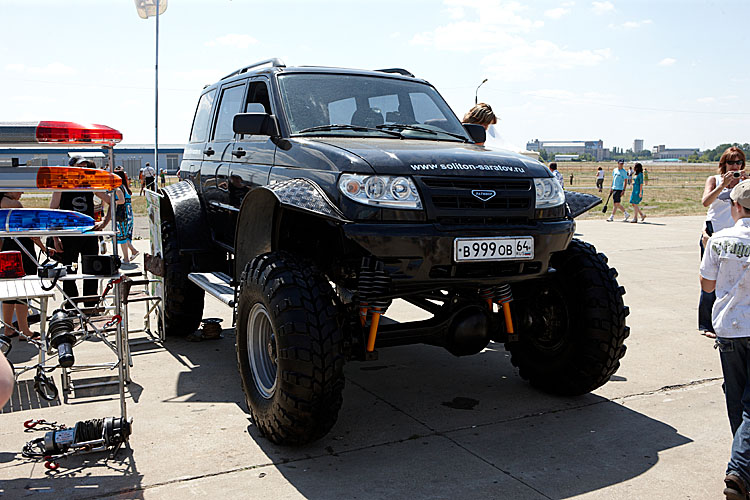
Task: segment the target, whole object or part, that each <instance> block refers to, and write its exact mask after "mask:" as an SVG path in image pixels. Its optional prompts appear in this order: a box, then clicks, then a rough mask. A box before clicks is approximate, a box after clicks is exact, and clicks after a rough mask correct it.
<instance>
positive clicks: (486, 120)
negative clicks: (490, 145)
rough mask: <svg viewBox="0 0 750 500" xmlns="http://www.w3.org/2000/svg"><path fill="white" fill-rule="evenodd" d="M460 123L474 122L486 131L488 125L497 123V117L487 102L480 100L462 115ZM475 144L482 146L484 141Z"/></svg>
mask: <svg viewBox="0 0 750 500" xmlns="http://www.w3.org/2000/svg"><path fill="white" fill-rule="evenodd" d="M461 123H476V124H477V125H481V126H482V127H484V130H485V131H486V130H487V129H488V128H489V127H490V125H494V124H496V123H497V117H496V116H495V113H494V112H493V111H492V107H490V105H489V104H486V103H483V102H480V103H479V104H477V105H476V106H474V107H473V108H471V109H470V110H469V111H468V113H466V114H465V115H464V119H463V120H461ZM477 145H478V146H482V145H484V143H483V142H478V143H477Z"/></svg>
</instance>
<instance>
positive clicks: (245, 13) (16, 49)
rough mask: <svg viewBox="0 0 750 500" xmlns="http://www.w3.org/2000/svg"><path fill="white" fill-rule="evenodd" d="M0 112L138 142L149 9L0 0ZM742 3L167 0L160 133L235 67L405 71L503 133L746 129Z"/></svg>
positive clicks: (147, 101) (714, 140) (623, 139)
mask: <svg viewBox="0 0 750 500" xmlns="http://www.w3.org/2000/svg"><path fill="white" fill-rule="evenodd" d="M0 19H2V21H3V29H2V30H0V95H2V100H1V101H0V102H1V103H2V110H3V113H2V118H0V119H2V120H4V121H18V120H74V121H75V120H79V121H84V122H92V123H103V124H106V125H110V126H112V127H115V128H117V129H119V130H120V131H121V132H123V135H124V141H123V142H125V143H130V144H134V143H153V138H154V120H153V115H154V96H153V86H154V20H153V18H151V19H148V20H143V19H140V18H139V17H138V15H137V14H136V10H135V5H134V2H133V0H38V1H37V0H0ZM747 19H750V2H746V1H722V2H718V1H710V2H709V1H701V2H699V1H692V0H686V1H664V0H662V1H659V0H652V1H627V2H626V1H624V0H619V1H618V0H611V1H606V0H605V1H594V2H592V1H580V0H576V1H538V2H506V1H500V0H433V1H428V0H400V1H391V0H378V1H368V2H365V1H360V0H347V1H344V0H341V1H339V0H320V1H304V0H273V1H268V0H267V1H254V0H211V1H207V0H206V1H199V0H169V5H168V9H167V11H166V13H165V14H164V15H163V16H162V17H161V19H160V37H159V43H160V52H159V87H160V92H159V113H160V115H159V116H160V118H159V142H160V143H162V144H165V143H177V144H180V143H184V142H185V140H186V139H187V136H188V133H189V129H190V123H191V120H192V116H193V112H194V109H195V104H196V102H197V97H198V94H199V92H200V90H201V88H202V87H203V86H204V85H205V84H208V83H212V82H214V81H216V80H218V79H219V78H221V77H222V76H224V75H225V74H227V73H230V72H231V71H233V70H235V69H237V68H238V67H241V66H243V65H246V64H249V63H252V62H255V61H257V60H261V59H267V58H269V57H280V58H281V59H283V60H284V61H285V62H286V64H287V65H290V66H292V65H323V66H341V67H354V68H369V69H372V68H382V67H404V68H407V69H409V70H410V71H411V72H412V73H414V74H415V75H417V76H418V77H420V78H424V79H426V80H428V81H430V82H431V83H432V84H433V85H435V87H437V89H438V90H439V91H440V92H441V94H442V95H443V97H445V99H446V100H447V101H448V103H449V104H450V105H451V107H452V108H453V110H454V111H455V112H456V113H457V114H458V115H459V117H460V116H462V115H463V113H464V112H465V111H466V110H467V109H468V108H469V107H471V105H472V104H473V101H474V90H475V88H476V86H477V85H478V84H479V83H480V82H481V81H482V80H483V79H484V78H487V79H488V82H487V83H486V84H484V86H482V88H481V89H480V91H479V98H480V101H485V102H488V103H489V104H491V105H492V107H493V108H494V109H495V111H496V113H497V114H498V115H499V116H500V118H501V121H500V123H499V130H500V133H501V135H502V136H503V137H504V138H505V139H506V141H508V142H509V143H511V144H515V145H519V146H521V145H524V144H525V143H526V141H528V140H531V139H535V138H538V139H540V140H584V139H585V140H594V139H602V140H603V141H604V145H605V147H609V148H611V147H613V146H617V147H624V148H629V147H632V144H633V139H636V138H639V139H644V141H645V146H646V147H651V146H653V145H656V144H665V145H667V147H700V148H701V149H704V148H712V147H715V146H716V145H718V144H720V143H723V142H735V141H737V142H750V104H749V99H748V97H749V96H750V93H749V92H748V90H747V89H748V88H749V87H750V70H749V69H748V68H749V67H750V65H748V64H747V61H748V53H747V48H748V46H749V44H748V42H747V40H746V34H745V32H746V23H747Z"/></svg>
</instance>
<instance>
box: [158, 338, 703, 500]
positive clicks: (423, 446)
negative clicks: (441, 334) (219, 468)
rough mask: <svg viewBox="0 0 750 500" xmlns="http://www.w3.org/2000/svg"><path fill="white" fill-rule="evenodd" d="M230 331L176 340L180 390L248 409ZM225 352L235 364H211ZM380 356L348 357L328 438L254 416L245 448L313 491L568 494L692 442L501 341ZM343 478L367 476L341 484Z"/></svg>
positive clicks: (641, 468)
mask: <svg viewBox="0 0 750 500" xmlns="http://www.w3.org/2000/svg"><path fill="white" fill-rule="evenodd" d="M224 335H225V339H224V340H222V341H211V342H202V343H198V344H192V343H188V342H181V341H180V342H179V344H176V343H172V342H170V343H168V345H167V347H168V348H170V349H171V348H174V349H176V350H177V351H179V352H180V354H182V355H187V356H188V357H189V359H190V361H191V363H193V364H194V365H195V366H196V368H194V369H192V370H190V371H186V372H183V373H181V374H180V377H179V381H178V384H177V392H178V398H179V397H180V396H182V397H184V396H188V398H187V399H180V401H185V402H186V401H201V402H215V401H221V402H227V401H232V400H234V401H236V403H237V404H238V405H239V407H240V408H244V396H243V393H242V390H241V388H240V382H239V378H238V375H237V369H236V366H234V365H235V360H234V357H235V355H234V345H233V344H234V342H233V336H232V335H233V334H232V333H231V330H225V331H224ZM217 351H218V352H217ZM217 354H218V355H219V356H221V359H224V360H225V361H226V362H225V363H221V364H217V363H215V362H214V363H212V362H211V361H210V360H211V359H216V356H217ZM379 354H380V359H379V360H378V361H375V362H370V363H358V362H350V363H348V365H347V367H346V370H345V371H346V377H347V383H346V389H345V391H344V405H343V407H342V409H341V411H340V413H339V418H338V421H337V423H336V425H335V426H334V427H333V429H332V430H331V432H329V433H328V434H327V435H326V436H324V437H323V438H322V439H320V440H319V441H317V442H315V443H312V444H310V445H306V446H302V447H288V446H278V445H275V444H273V443H272V442H271V441H269V440H268V439H266V438H265V437H263V436H262V435H261V434H260V433H259V431H258V429H257V428H256V427H254V426H253V425H252V424H250V425H249V426H248V428H247V432H248V434H247V435H246V436H247V437H238V441H239V442H238V443H237V444H238V445H239V446H240V447H249V448H254V447H259V448H260V451H262V453H263V454H265V456H267V457H268V460H267V461H266V462H265V463H269V462H270V463H272V464H273V467H275V468H276V470H277V471H278V472H279V473H281V474H282V475H283V477H284V478H285V479H286V480H287V481H288V482H289V483H290V484H291V485H292V486H293V487H294V488H295V489H296V490H297V491H298V492H299V493H300V494H301V495H302V496H304V497H306V498H331V497H332V496H335V497H337V498H354V497H356V498H384V497H393V498H398V497H403V496H407V495H408V496H410V497H416V498H425V497H429V498H449V497H459V498H483V497H484V498H488V497H498V495H499V496H501V497H505V498H544V496H546V497H547V498H566V497H570V496H575V495H579V494H583V493H587V492H591V491H596V490H598V489H601V488H604V487H607V486H611V485H614V484H617V483H622V482H625V481H627V480H629V479H632V478H634V477H636V476H639V475H641V474H643V473H644V472H646V471H648V470H649V469H650V468H651V467H653V466H654V465H655V464H656V463H657V461H658V457H659V454H660V453H661V452H663V451H664V450H668V449H671V448H674V447H678V446H681V445H684V444H686V443H689V442H691V440H690V439H689V438H687V437H685V436H682V435H680V434H679V433H678V432H677V431H676V430H675V429H674V428H673V427H671V426H669V425H667V424H665V423H663V422H660V421H658V420H655V419H653V418H651V417H649V416H647V415H644V414H641V413H639V412H637V411H634V410H632V409H629V408H627V407H625V406H623V405H621V404H618V403H616V402H612V401H609V400H607V399H606V398H603V397H601V396H598V395H595V394H588V395H584V396H580V397H576V398H559V397H554V396H550V395H548V394H545V393H542V392H540V391H537V390H535V389H534V388H532V387H531V386H529V384H527V383H526V382H524V381H523V380H521V379H520V377H518V376H517V374H516V373H515V369H514V368H513V367H512V366H511V364H510V362H509V355H508V353H507V352H506V351H505V350H504V349H503V348H502V346H501V345H500V344H491V346H490V348H489V349H487V350H485V351H483V352H482V353H481V354H479V355H476V356H469V357H465V358H455V357H453V356H451V355H450V354H448V353H446V352H445V351H443V350H442V349H439V348H433V347H427V346H408V347H400V348H398V349H390V350H388V349H384V350H382V351H381V352H380V353H379ZM230 359H231V362H230V361H229V360H230ZM616 380H620V382H616V381H615V382H610V383H624V382H623V381H624V379H623V378H622V377H617V379H616ZM217 386H220V387H217ZM232 432H237V433H238V436H240V435H239V432H240V431H239V430H238V429H236V430H234V431H232ZM243 441H244V444H243ZM415 464H422V466H418V467H416V466H415ZM428 465H429V466H428ZM333 475H335V476H336V477H342V478H357V477H360V478H362V477H365V476H366V480H363V481H356V480H351V481H336V482H335V485H334V483H332V482H331V481H330V478H331V477H332V476H333ZM571 478H575V480H571ZM540 492H541V493H540ZM542 493H543V495H544V496H543V495H542Z"/></svg>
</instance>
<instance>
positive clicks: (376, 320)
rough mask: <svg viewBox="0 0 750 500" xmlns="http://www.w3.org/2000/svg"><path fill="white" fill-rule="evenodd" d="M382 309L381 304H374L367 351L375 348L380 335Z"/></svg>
mask: <svg viewBox="0 0 750 500" xmlns="http://www.w3.org/2000/svg"><path fill="white" fill-rule="evenodd" d="M381 314H382V309H381V308H380V306H373V308H372V321H371V322H370V334H369V335H368V336H367V352H372V351H374V350H375V338H376V337H377V336H378V325H379V324H380V315H381Z"/></svg>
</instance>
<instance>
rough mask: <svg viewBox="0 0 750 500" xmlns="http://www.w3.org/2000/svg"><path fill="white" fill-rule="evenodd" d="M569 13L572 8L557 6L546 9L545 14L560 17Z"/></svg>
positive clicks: (552, 17)
mask: <svg viewBox="0 0 750 500" xmlns="http://www.w3.org/2000/svg"><path fill="white" fill-rule="evenodd" d="M569 13H570V9H566V8H564V7H557V8H554V9H549V10H545V11H544V15H545V16H547V17H549V18H550V19H560V18H561V17H562V16H564V15H565V14H569Z"/></svg>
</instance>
